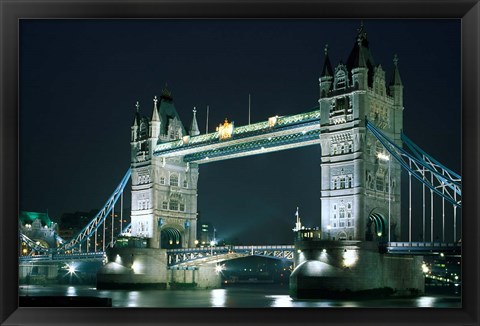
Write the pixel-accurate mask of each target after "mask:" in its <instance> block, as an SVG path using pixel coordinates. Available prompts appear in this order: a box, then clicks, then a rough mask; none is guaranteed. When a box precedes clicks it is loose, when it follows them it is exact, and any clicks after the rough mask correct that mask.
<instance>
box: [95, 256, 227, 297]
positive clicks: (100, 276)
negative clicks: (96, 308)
mask: <svg viewBox="0 0 480 326" xmlns="http://www.w3.org/2000/svg"><path fill="white" fill-rule="evenodd" d="M107 258H108V263H107V264H106V265H104V266H103V267H102V268H100V270H99V271H98V273H97V289H145V288H148V289H177V288H196V289H205V288H218V287H220V285H221V276H220V275H219V274H218V273H217V272H216V271H215V265H211V264H210V265H201V266H196V267H189V268H178V267H168V265H167V251H166V249H154V248H114V249H111V250H109V251H108V253H107Z"/></svg>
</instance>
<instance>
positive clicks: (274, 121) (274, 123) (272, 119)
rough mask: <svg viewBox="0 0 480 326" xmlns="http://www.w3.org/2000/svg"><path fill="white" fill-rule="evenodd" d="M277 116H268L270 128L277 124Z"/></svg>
mask: <svg viewBox="0 0 480 326" xmlns="http://www.w3.org/2000/svg"><path fill="white" fill-rule="evenodd" d="M277 118H278V116H274V117H270V118H268V126H269V127H270V128H272V127H274V126H275V125H276V124H277Z"/></svg>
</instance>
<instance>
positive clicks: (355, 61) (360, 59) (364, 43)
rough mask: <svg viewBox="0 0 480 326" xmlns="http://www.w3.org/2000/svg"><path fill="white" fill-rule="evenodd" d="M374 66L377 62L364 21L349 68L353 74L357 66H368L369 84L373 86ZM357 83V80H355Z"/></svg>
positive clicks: (351, 54)
mask: <svg viewBox="0 0 480 326" xmlns="http://www.w3.org/2000/svg"><path fill="white" fill-rule="evenodd" d="M373 67H375V62H374V60H373V57H372V54H371V53H370V49H369V43H368V39H367V32H365V29H364V26H363V22H362V23H361V25H360V28H359V29H358V31H357V37H356V38H355V44H354V46H353V49H352V51H351V52H350V55H349V56H348V59H347V69H348V70H349V72H350V73H351V74H352V75H353V69H355V68H367V69H368V80H367V81H368V86H372V82H373V73H374V71H373ZM352 82H353V84H354V85H355V81H353V80H352ZM365 86H366V85H365Z"/></svg>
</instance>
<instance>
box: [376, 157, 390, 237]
mask: <svg viewBox="0 0 480 326" xmlns="http://www.w3.org/2000/svg"><path fill="white" fill-rule="evenodd" d="M377 157H378V158H379V159H380V160H382V161H387V162H388V242H390V240H391V237H390V211H391V209H390V205H391V204H390V203H391V190H392V186H391V184H390V183H391V182H392V180H391V177H390V155H388V154H383V153H378V154H377Z"/></svg>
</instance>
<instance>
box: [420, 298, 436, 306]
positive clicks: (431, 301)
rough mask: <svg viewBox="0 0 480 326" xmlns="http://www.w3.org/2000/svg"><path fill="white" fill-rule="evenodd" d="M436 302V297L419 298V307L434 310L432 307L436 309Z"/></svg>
mask: <svg viewBox="0 0 480 326" xmlns="http://www.w3.org/2000/svg"><path fill="white" fill-rule="evenodd" d="M435 301H436V298H434V297H421V298H418V301H417V302H418V304H417V306H418V307H428V308H432V307H435Z"/></svg>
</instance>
